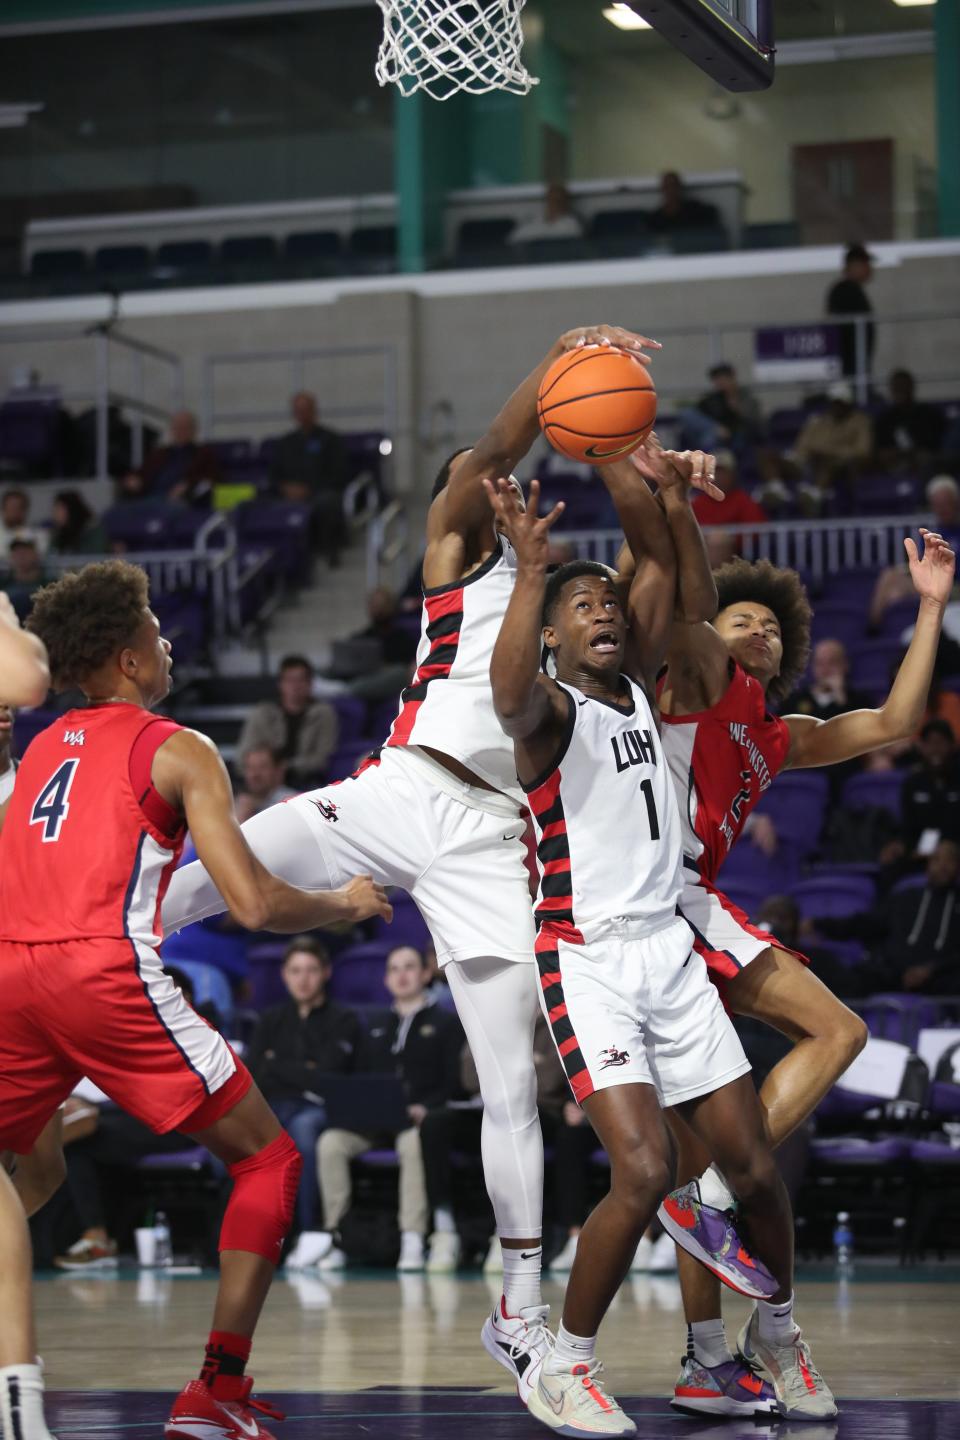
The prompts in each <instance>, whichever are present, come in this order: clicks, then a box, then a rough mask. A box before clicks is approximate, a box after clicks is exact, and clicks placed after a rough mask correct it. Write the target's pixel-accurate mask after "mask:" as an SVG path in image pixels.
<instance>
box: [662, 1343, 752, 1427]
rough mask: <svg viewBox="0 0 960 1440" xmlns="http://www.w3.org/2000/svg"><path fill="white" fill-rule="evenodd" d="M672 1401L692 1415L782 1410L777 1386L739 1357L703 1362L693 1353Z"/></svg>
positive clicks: (683, 1365)
mask: <svg viewBox="0 0 960 1440" xmlns="http://www.w3.org/2000/svg"><path fill="white" fill-rule="evenodd" d="M670 1404H671V1405H672V1406H673V1407H674V1409H675V1410H683V1411H685V1412H686V1413H688V1414H692V1415H747V1416H749V1415H770V1414H773V1415H777V1414H778V1413H779V1411H778V1408H777V1397H776V1394H775V1392H774V1389H773V1386H772V1385H768V1383H767V1382H766V1380H761V1378H760V1376H759V1375H757V1374H755V1373H754V1372H753V1371H752V1370H751V1369H750V1366H749V1365H748V1364H747V1363H746V1361H745V1360H743V1359H742V1358H739V1357H738V1358H735V1359H733V1360H727V1361H725V1362H724V1364H722V1365H701V1364H700V1361H699V1360H695V1359H694V1358H693V1356H692V1355H685V1356H684V1357H683V1359H682V1360H681V1362H680V1378H679V1380H678V1381H677V1383H676V1385H675V1386H674V1387H673V1399H672V1400H671V1401H670Z"/></svg>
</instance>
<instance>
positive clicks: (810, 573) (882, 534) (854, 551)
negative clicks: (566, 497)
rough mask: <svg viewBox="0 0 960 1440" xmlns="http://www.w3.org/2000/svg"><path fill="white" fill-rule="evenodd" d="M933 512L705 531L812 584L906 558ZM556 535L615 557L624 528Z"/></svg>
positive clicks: (581, 554)
mask: <svg viewBox="0 0 960 1440" xmlns="http://www.w3.org/2000/svg"><path fill="white" fill-rule="evenodd" d="M929 519H930V517H929V515H880V516H877V517H871V518H870V519H868V520H863V519H846V520H782V521H776V522H773V523H771V524H765V525H751V526H748V525H741V524H737V525H735V526H734V525H708V526H704V533H705V534H706V535H708V536H709V535H721V536H722V535H729V536H730V537H731V539H732V540H733V542H734V545H735V548H736V551H737V553H738V554H739V555H742V556H743V557H744V558H745V559H747V560H770V561H771V562H772V564H774V565H777V566H780V567H789V568H790V569H792V570H799V571H800V572H801V573H802V574H803V575H804V576H806V577H808V578H809V579H810V580H811V581H812V582H813V584H815V585H819V584H820V583H821V582H822V581H823V580H824V578H825V577H826V576H828V575H839V574H842V573H843V572H844V571H846V570H873V571H876V572H879V571H880V570H885V569H887V568H889V567H890V566H892V565H899V564H902V563H903V561H904V550H903V542H904V540H905V539H906V537H907V536H908V535H912V536H914V537H915V536H916V533H917V530H918V529H919V527H920V526H921V525H925V524H927V522H928V521H929ZM557 541H558V543H559V542H563V543H564V544H569V545H571V546H572V548H573V550H574V553H575V555H576V557H577V559H584V560H600V561H601V562H602V563H604V564H606V565H614V564H615V563H616V558H617V554H618V552H619V550H620V547H621V545H622V544H623V532H622V531H620V530H567V531H560V532H558V534H557Z"/></svg>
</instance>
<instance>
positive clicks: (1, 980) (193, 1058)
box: [0, 940, 252, 1154]
mask: <svg viewBox="0 0 960 1440" xmlns="http://www.w3.org/2000/svg"><path fill="white" fill-rule="evenodd" d="M0 995H2V997H3V1004H2V1010H0V1150H14V1151H16V1152H17V1153H19V1154H25V1153H26V1152H27V1151H28V1150H30V1149H31V1147H32V1146H33V1144H34V1142H35V1140H36V1138H37V1136H38V1135H39V1133H40V1131H41V1130H42V1129H43V1127H44V1125H45V1124H46V1123H47V1121H48V1120H49V1119H50V1116H51V1115H52V1114H53V1113H54V1111H55V1110H56V1109H57V1107H58V1106H59V1105H61V1104H62V1103H63V1101H64V1100H65V1099H66V1097H67V1096H68V1095H69V1094H70V1092H71V1091H72V1090H73V1088H74V1086H75V1085H76V1084H77V1082H78V1081H79V1080H80V1079H82V1078H83V1077H84V1076H87V1077H88V1078H89V1079H90V1080H92V1081H93V1082H94V1084H96V1085H99V1087H100V1089H101V1090H103V1091H105V1093H106V1094H107V1095H109V1096H110V1099H111V1100H113V1101H114V1102H115V1103H116V1104H117V1105H119V1106H120V1107H121V1108H122V1109H124V1110H126V1111H127V1112H128V1113H129V1114H131V1115H133V1116H135V1117H136V1119H138V1120H140V1121H142V1122H143V1124H144V1125H147V1126H149V1127H150V1129H151V1130H154V1131H156V1132H157V1133H163V1132H165V1131H167V1130H176V1129H178V1128H180V1127H182V1126H183V1122H184V1121H185V1120H187V1119H188V1118H189V1119H190V1120H191V1121H192V1127H190V1128H193V1129H202V1128H205V1127H206V1126H208V1125H210V1124H212V1123H213V1122H214V1121H215V1120H217V1119H219V1118H220V1116H222V1115H225V1114H226V1112H227V1111H228V1110H231V1109H232V1108H233V1106H234V1105H235V1104H236V1103H237V1101H238V1100H240V1099H241V1098H242V1097H243V1095H244V1094H245V1093H246V1091H247V1090H248V1089H249V1088H250V1085H251V1083H252V1082H251V1078H250V1074H249V1072H248V1071H247V1069H246V1067H245V1066H244V1065H243V1063H242V1061H240V1060H239V1059H238V1057H237V1056H236V1055H235V1054H234V1053H233V1051H232V1050H231V1048H230V1046H229V1045H228V1044H227V1042H226V1041H225V1040H224V1039H223V1037H222V1036H221V1035H218V1034H217V1032H216V1030H214V1029H213V1028H212V1027H211V1026H210V1025H208V1024H207V1022H206V1021H205V1020H202V1019H201V1018H200V1016H199V1015H197V1014H196V1012H195V1011H194V1010H192V1009H191V1007H190V1006H189V1005H188V1004H187V1002H186V1000H185V999H184V998H183V994H182V992H181V991H180V989H179V988H178V987H177V986H176V985H175V984H174V982H173V980H172V979H171V978H170V976H169V975H167V973H166V972H165V971H164V969H163V966H162V964H161V961H160V957H159V955H158V954H157V952H156V951H155V950H151V949H150V948H149V947H147V946H135V945H134V944H133V943H132V942H131V941H129V940H74V941H68V942H64V943H58V944H42V945H25V944H20V943H18V942H13V941H0Z"/></svg>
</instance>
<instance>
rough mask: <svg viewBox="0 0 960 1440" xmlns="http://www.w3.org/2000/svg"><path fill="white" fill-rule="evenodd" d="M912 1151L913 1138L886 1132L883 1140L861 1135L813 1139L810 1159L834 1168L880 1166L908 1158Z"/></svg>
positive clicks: (819, 1164)
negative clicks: (910, 1139) (911, 1140)
mask: <svg viewBox="0 0 960 1440" xmlns="http://www.w3.org/2000/svg"><path fill="white" fill-rule="evenodd" d="M909 1151H910V1141H909V1140H907V1139H906V1138H905V1137H903V1136H899V1135H887V1136H884V1137H883V1138H882V1139H880V1140H868V1139H866V1138H865V1137H864V1136H862V1135H838V1136H832V1137H828V1138H825V1139H820V1140H813V1141H811V1144H810V1155H811V1158H812V1159H813V1160H814V1161H815V1162H816V1164H817V1165H818V1166H820V1167H823V1168H829V1169H831V1170H833V1169H835V1168H837V1167H839V1166H842V1167H844V1168H847V1167H848V1166H857V1167H862V1168H864V1169H868V1168H869V1169H879V1168H880V1167H882V1166H885V1165H895V1164H896V1163H897V1161H898V1160H905V1159H906V1158H907V1155H908V1154H909Z"/></svg>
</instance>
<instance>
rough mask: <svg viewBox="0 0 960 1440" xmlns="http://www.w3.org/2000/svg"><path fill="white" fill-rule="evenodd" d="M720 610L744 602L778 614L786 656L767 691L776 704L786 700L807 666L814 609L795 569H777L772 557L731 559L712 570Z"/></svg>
mask: <svg viewBox="0 0 960 1440" xmlns="http://www.w3.org/2000/svg"><path fill="white" fill-rule="evenodd" d="M713 578H714V580H715V581H716V582H717V597H718V600H719V604H718V606H717V610H718V612H719V611H721V610H727V609H728V608H729V607H730V606H731V605H736V604H738V603H740V602H742V601H748V602H750V601H752V602H753V603H754V604H756V605H766V606H767V608H768V609H769V610H772V611H773V613H774V615H776V617H777V621H778V623H779V625H780V639H781V641H782V642H783V659H782V660H781V662H780V674H779V675H778V676H777V677H776V679H775V680H773V681H772V682H771V684H770V687H769V689H768V690H767V696H768V698H769V699H770V700H772V701H774V703H777V704H778V703H779V702H780V701H781V700H785V699H786V697H787V696H788V695H789V694H791V693H792V691H793V689H794V687H795V685H796V683H797V681H798V680H799V679H800V677H801V675H802V674H803V672H804V671H805V670H806V668H807V661H808V660H809V658H810V620H811V616H812V611H811V609H810V601H809V600H808V599H807V592H806V589H805V587H804V584H803V581H802V580H801V579H800V576H799V575H798V574H797V572H796V570H778V569H777V567H776V566H775V565H771V563H770V561H769V560H753V561H751V560H743V559H737V560H730V561H728V562H727V564H726V565H721V566H720V569H719V570H715V571H714V572H713Z"/></svg>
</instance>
